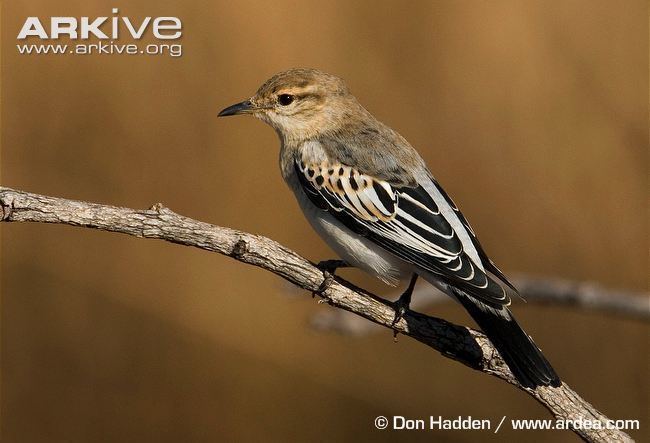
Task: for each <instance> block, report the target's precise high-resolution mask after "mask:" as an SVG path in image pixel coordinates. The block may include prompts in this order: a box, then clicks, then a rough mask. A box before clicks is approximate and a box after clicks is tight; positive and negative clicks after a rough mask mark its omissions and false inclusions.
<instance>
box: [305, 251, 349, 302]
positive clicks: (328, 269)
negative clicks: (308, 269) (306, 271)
mask: <svg viewBox="0 0 650 443" xmlns="http://www.w3.org/2000/svg"><path fill="white" fill-rule="evenodd" d="M316 267H317V268H318V269H320V270H321V271H323V277H325V278H324V279H323V283H321V284H320V286H319V287H318V289H317V290H316V291H314V292H312V294H311V296H312V298H314V297H315V296H316V295H320V294H322V293H323V292H324V291H326V290H327V288H329V287H330V285H331V284H332V282H333V281H334V273H335V272H336V270H337V269H338V268H349V267H351V266H350V265H349V264H348V263H346V262H345V261H344V260H336V259H335V260H323V261H321V262H319V263H318V264H317V265H316Z"/></svg>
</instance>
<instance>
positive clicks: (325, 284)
mask: <svg viewBox="0 0 650 443" xmlns="http://www.w3.org/2000/svg"><path fill="white" fill-rule="evenodd" d="M323 277H324V278H323V281H322V282H321V284H320V285H319V286H318V289H316V290H315V291H313V292H312V293H311V298H314V297H316V296H317V295H319V296H321V297H322V296H323V293H324V292H325V291H327V290H328V289H329V287H330V286H332V283H333V282H334V276H333V275H332V274H331V273H330V272H329V271H327V270H324V271H323ZM322 302H323V300H319V302H318V303H322Z"/></svg>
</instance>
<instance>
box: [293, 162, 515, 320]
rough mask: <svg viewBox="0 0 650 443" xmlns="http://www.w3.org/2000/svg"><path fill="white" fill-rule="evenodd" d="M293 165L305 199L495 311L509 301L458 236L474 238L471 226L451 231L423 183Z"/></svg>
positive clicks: (337, 167)
mask: <svg viewBox="0 0 650 443" xmlns="http://www.w3.org/2000/svg"><path fill="white" fill-rule="evenodd" d="M294 166H295V169H296V173H297V175H298V178H299V181H300V184H301V186H302V189H303V191H304V192H305V193H306V195H307V196H308V197H309V198H310V200H311V201H312V202H313V203H314V204H315V205H316V206H318V207H319V208H321V209H323V210H326V211H328V212H329V213H331V214H332V215H333V216H334V217H335V218H336V219H337V220H339V221H340V222H341V223H343V224H344V225H345V226H346V227H347V228H349V229H351V230H352V231H354V232H356V233H357V234H359V235H362V236H364V237H366V238H368V239H370V240H372V241H373V242H375V243H376V244H378V245H379V246H381V247H383V248H384V249H386V250H388V251H389V252H391V253H393V254H395V255H396V256H398V257H400V258H401V259H402V260H405V261H407V262H409V263H412V264H414V265H416V266H418V267H419V268H421V269H423V270H425V271H428V272H431V273H433V274H436V275H437V276H438V277H439V278H440V279H441V280H442V281H444V282H446V283H449V284H451V285H453V286H454V287H457V288H459V289H461V290H463V291H465V292H466V293H467V294H469V295H471V296H473V297H475V298H477V299H479V300H481V301H482V302H483V303H485V304H487V305H488V306H491V307H493V308H497V309H499V308H501V307H503V306H507V305H508V304H509V303H510V297H509V296H508V295H507V294H506V292H505V291H504V289H503V288H502V287H501V285H499V284H498V283H497V282H495V281H494V280H493V279H492V278H491V277H490V276H489V275H488V274H487V272H486V271H485V270H484V268H483V264H482V263H480V259H478V257H477V259H478V260H479V263H477V262H476V261H474V260H473V259H472V258H471V257H470V255H468V253H467V251H465V248H464V246H463V241H462V239H461V238H460V236H465V238H467V236H473V233H472V232H471V230H469V233H468V232H466V231H465V230H467V229H468V228H465V227H464V224H463V225H461V224H460V223H457V227H456V229H454V227H453V226H452V224H451V223H450V222H449V220H448V218H447V217H445V214H444V212H445V211H443V210H441V208H440V207H439V205H438V204H436V202H435V200H434V198H432V196H431V193H430V192H429V191H428V190H427V189H425V187H423V186H422V185H416V186H400V187H397V186H393V185H391V184H390V183H388V182H387V181H385V180H381V179H378V178H376V177H372V176H371V175H368V174H365V173H361V172H360V171H358V170H357V169H355V168H353V167H351V166H347V165H343V164H339V163H332V162H327V161H325V162H320V163H310V162H305V161H303V160H299V159H298V160H296V162H295V164H294ZM431 184H432V185H433V186H438V185H437V183H435V182H433V181H432V182H431ZM452 205H453V203H452ZM452 208H455V206H452ZM455 211H458V209H457V208H456V209H455ZM461 220H464V217H463V218H462V219H461ZM465 223H466V220H465ZM458 229H461V230H462V231H463V232H457V230H458ZM459 234H460V235H459ZM473 237H475V236H473Z"/></svg>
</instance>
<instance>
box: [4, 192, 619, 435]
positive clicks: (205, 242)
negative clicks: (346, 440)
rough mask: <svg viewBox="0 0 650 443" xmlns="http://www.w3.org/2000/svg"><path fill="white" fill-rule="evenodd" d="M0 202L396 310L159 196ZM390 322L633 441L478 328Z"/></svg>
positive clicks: (409, 318)
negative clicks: (113, 202)
mask: <svg viewBox="0 0 650 443" xmlns="http://www.w3.org/2000/svg"><path fill="white" fill-rule="evenodd" d="M0 205H1V208H2V211H1V213H0V216H1V220H2V221H4V222H38V223H57V224H66V225H72V226H80V227H86V228H93V229H100V230H104V231H112V232H121V233H123V234H128V235H133V236H136V237H144V238H156V239H162V240H166V241H169V242H172V243H178V244H181V245H186V246H194V247H197V248H200V249H205V250H207V251H213V252H218V253H220V254H223V255H227V256H230V257H232V258H234V259H236V260H239V261H241V262H243V263H248V264H251V265H254V266H258V267H260V268H263V269H266V270H268V271H271V272H273V273H274V274H277V275H279V276H281V277H282V278H284V279H286V280H288V281H289V282H291V283H293V284H295V285H297V286H299V287H301V288H303V289H306V290H307V291H310V292H313V291H319V289H320V290H321V292H320V293H319V296H320V297H322V299H323V300H325V301H326V302H327V303H329V304H330V305H332V306H335V307H337V308H340V309H344V310H346V311H350V312H353V313H355V314H357V315H359V316H361V317H364V318H366V319H367V320H370V321H372V322H374V323H376V324H379V325H381V326H384V327H386V328H390V329H393V328H391V323H392V320H393V317H394V314H395V312H394V310H393V308H392V307H391V306H390V304H389V303H387V302H385V301H383V300H381V299H379V298H378V297H376V296H374V295H372V294H369V293H366V292H364V291H362V290H360V289H359V288H357V287H355V286H354V285H352V284H351V283H349V282H346V281H345V280H342V279H339V278H335V279H334V280H332V281H331V282H330V283H329V284H326V283H327V281H326V279H325V278H324V276H323V273H322V272H321V271H320V270H319V269H318V268H317V267H315V266H314V265H313V264H312V263H311V262H309V261H307V260H306V259H304V258H302V257H301V256H299V255H298V254H296V253H295V252H293V251H291V250H289V249H287V248H285V247H284V246H282V245H280V244H278V243H277V242H275V241H273V240H270V239H268V238H266V237H262V236H259V235H253V234H248V233H245V232H241V231H237V230H234V229H230V228H224V227H219V226H214V225H211V224H208V223H204V222H200V221H197V220H193V219H190V218H187V217H183V216H181V215H178V214H176V213H174V212H172V211H171V210H169V209H167V208H165V207H163V206H162V205H161V204H156V205H154V206H152V207H151V208H150V209H148V210H134V209H128V208H119V207H114V206H107V205H100V204H95V203H86V202H80V201H74V200H67V199H62V198H55V197H47V196H43V195H37V194H31V193H27V192H22V191H15V190H12V189H9V188H0ZM394 329H395V330H396V331H398V332H400V333H402V334H404V335H407V336H409V337H412V338H414V339H416V340H418V341H420V342H422V343H424V344H426V345H428V346H430V347H432V348H433V349H436V350H437V351H439V352H440V353H441V354H443V355H444V356H446V357H449V358H452V359H454V360H457V361H459V362H461V363H463V364H465V365H466V366H469V367H470V368H473V369H475V370H478V371H481V372H484V373H486V374H490V375H492V376H495V377H497V378H500V379H502V380H504V381H506V382H508V383H510V384H512V385H514V386H517V387H518V388H519V389H521V390H523V391H525V392H526V393H528V394H529V395H531V396H532V397H533V398H535V399H536V400H538V401H539V402H540V403H541V404H542V405H544V406H545V407H546V408H547V409H548V410H549V411H550V412H551V413H552V414H553V415H554V416H555V418H556V419H561V420H569V421H571V423H580V422H585V421H589V422H591V424H592V425H591V426H589V427H581V426H579V425H578V426H575V425H573V426H571V428H572V430H573V431H574V432H576V433H577V434H578V435H579V436H580V437H582V438H583V439H585V440H587V441H594V442H611V441H631V438H630V437H629V436H628V435H627V434H625V433H624V432H621V431H618V430H615V429H607V423H608V418H607V417H606V416H604V415H603V414H601V413H600V412H598V411H597V410H596V409H595V408H594V407H593V406H591V405H590V404H589V403H587V402H586V401H585V400H583V399H582V398H580V397H579V396H578V395H577V394H576V393H575V392H574V391H573V390H572V389H571V388H569V386H568V385H567V384H566V383H563V384H562V385H561V386H560V387H558V388H553V387H538V388H536V389H528V388H524V387H522V386H521V385H519V384H518V383H517V380H516V379H515V378H514V376H513V375H512V373H511V372H510V370H509V369H508V367H507V366H506V365H505V363H504V362H503V360H502V359H501V357H500V356H499V354H498V352H497V351H496V349H495V348H494V347H493V346H492V344H491V343H490V341H489V340H488V339H487V338H486V337H485V336H484V335H483V334H482V333H480V332H478V331H475V330H473V329H470V328H466V327H463V326H458V325H454V324H452V323H449V322H447V321H445V320H441V319H438V318H434V317H428V316H425V315H422V314H418V313H415V312H407V313H406V315H405V316H404V317H403V318H402V319H401V320H400V321H399V322H398V323H397V324H396V325H395V327H394ZM595 422H598V423H600V425H601V426H600V427H601V428H602V429H593V428H594V427H599V426H595V425H593V423H595Z"/></svg>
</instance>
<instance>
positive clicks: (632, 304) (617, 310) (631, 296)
mask: <svg viewBox="0 0 650 443" xmlns="http://www.w3.org/2000/svg"><path fill="white" fill-rule="evenodd" d="M511 281H512V283H513V284H514V285H515V286H516V287H517V288H518V289H519V292H520V294H521V295H522V297H523V298H524V299H525V301H526V302H529V303H537V304H552V305H563V306H570V307H576V308H580V309H583V310H586V311H596V312H603V313H606V314H613V315H617V316H620V317H623V318H630V319H634V320H640V321H644V322H650V295H649V294H647V293H631V292H625V291H614V290H610V289H607V288H604V287H602V286H601V285H599V284H597V283H592V282H575V281H570V280H562V279H548V278H538V277H531V276H526V275H516V276H515V277H514V278H511ZM394 296H395V298H396V297H398V296H399V293H395V294H394ZM389 298H391V297H389ZM449 301H451V298H450V297H449V296H448V295H447V294H444V293H443V292H441V291H440V290H438V289H436V288H434V287H432V286H431V285H427V286H426V287H418V288H416V289H415V291H414V292H413V302H412V303H411V309H413V310H418V311H423V310H425V309H428V308H430V307H432V306H435V305H437V304H440V303H447V302H449ZM515 302H517V300H516V299H515ZM310 323H311V325H312V326H313V327H314V328H315V329H318V330H322V331H334V332H338V333H341V334H346V335H354V336H363V335H366V334H370V333H372V332H374V331H377V330H378V329H379V328H377V327H376V326H375V325H374V324H372V323H369V322H367V321H365V320H363V319H361V318H359V317H357V316H354V315H351V314H349V313H347V312H345V311H340V310H328V311H322V312H318V313H316V314H315V315H314V316H313V317H312V318H311V321H310Z"/></svg>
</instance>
